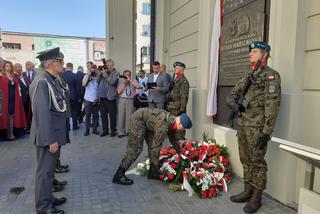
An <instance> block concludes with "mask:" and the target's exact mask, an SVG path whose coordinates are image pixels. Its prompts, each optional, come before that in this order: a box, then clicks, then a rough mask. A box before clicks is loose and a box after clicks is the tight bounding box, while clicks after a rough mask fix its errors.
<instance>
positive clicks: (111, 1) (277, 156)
mask: <svg viewBox="0 0 320 214" xmlns="http://www.w3.org/2000/svg"><path fill="white" fill-rule="evenodd" d="M224 2H227V0H225V1H224ZM228 2H229V3H230V2H232V3H235V4H237V3H239V2H240V1H237V0H231V1H228ZM241 2H249V3H250V2H253V1H249V0H247V1H241ZM266 2H268V4H267V6H268V11H269V13H268V17H267V18H268V25H267V27H266V28H265V30H266V34H267V40H268V42H269V44H270V45H271V47H272V51H271V56H272V58H271V59H270V60H269V63H268V64H269V66H270V67H273V68H274V69H276V70H278V71H279V73H280V75H281V78H282V101H281V109H280V113H279V116H278V120H277V124H276V127H275V129H274V133H273V136H274V137H277V138H279V139H284V140H287V141H289V142H294V143H297V144H300V145H304V146H307V147H309V148H312V149H314V151H317V152H319V149H320V144H319V140H320V132H319V131H318V126H317V125H318V124H319V121H320V114H319V113H318V108H319V106H320V73H319V71H318V70H319V69H318V66H317V65H316V62H317V60H319V59H320V39H319V38H320V37H319V35H320V28H319V25H320V1H318V0H269V1H266ZM106 3H107V19H108V23H107V31H108V30H109V32H110V33H111V34H112V40H110V37H109V36H108V37H107V42H109V41H111V42H112V43H113V47H112V48H113V50H116V49H117V48H123V46H124V44H126V50H128V52H129V53H130V52H131V50H133V45H130V44H134V40H133V39H131V38H134V36H133V35H134V31H132V23H133V22H134V19H133V18H131V17H133V14H134V10H133V9H132V8H134V5H133V4H134V2H132V1H126V0H106ZM156 5H157V6H156V41H155V44H156V47H155V54H156V56H155V59H156V60H158V61H160V62H163V63H165V64H167V65H168V69H169V70H173V67H172V64H173V62H174V61H177V60H179V61H182V62H184V63H186V66H187V68H186V71H185V74H186V76H187V78H188V79H189V82H190V85H191V90H190V96H189V97H190V100H189V103H188V110H187V112H188V114H190V115H191V116H192V119H193V124H194V126H193V129H192V130H191V132H189V136H190V137H192V138H196V139H200V138H201V136H202V134H203V132H206V133H208V134H209V135H210V136H212V137H214V138H216V140H217V142H219V143H221V144H225V145H227V147H228V148H229V152H230V160H231V162H232V164H233V170H234V172H235V174H236V175H238V176H240V177H241V176H242V168H241V164H240V160H239V156H238V145H237V138H236V131H235V130H234V129H231V128H230V127H227V126H222V125H218V124H216V123H213V122H212V118H210V117H208V116H207V115H206V114H205V112H206V103H207V96H208V89H209V84H210V83H209V79H210V78H209V75H210V74H209V65H210V38H211V34H212V30H213V29H212V22H213V11H214V5H215V0H161V1H160V0H159V1H156ZM110 6H112V8H113V9H115V8H119V10H113V11H112V10H110ZM120 8H121V13H122V14H124V13H125V14H126V15H125V16H126V17H125V18H127V19H125V20H124V18H122V19H119V16H118V15H117V13H119V12H120ZM110 23H112V25H113V27H111V26H110ZM120 24H121V25H120ZM115 25H116V26H121V29H116V30H115V28H114V26H115ZM110 27H111V28H110ZM123 35H127V36H126V37H124V36H123ZM113 50H110V52H109V54H110V56H111V57H113V58H116V59H117V62H118V64H120V65H119V66H130V62H131V65H132V60H133V59H134V55H125V56H121V55H120V54H119V53H118V52H117V51H113ZM131 53H133V51H132V52H131ZM122 62H124V63H125V64H126V65H124V64H123V65H122ZM128 62H129V63H128ZM220 108H227V107H226V106H222V107H220ZM266 160H267V163H268V166H269V170H268V184H267V190H266V192H267V193H268V194H270V195H271V196H272V197H274V198H276V199H278V200H280V201H281V202H283V203H285V204H288V205H292V206H296V205H297V204H298V198H299V191H300V188H301V187H306V186H307V183H308V182H307V180H308V178H309V177H310V173H311V171H310V165H309V164H307V163H306V162H305V161H302V160H300V159H298V158H297V157H295V156H293V155H292V154H289V153H287V152H285V151H283V150H281V149H279V143H278V142H270V143H269V147H268V152H267V156H266ZM319 181H320V179H319V171H318V170H316V173H315V180H314V190H315V191H316V192H320V188H319V186H320V183H319ZM319 198H320V197H319ZM318 204H319V203H318Z"/></svg>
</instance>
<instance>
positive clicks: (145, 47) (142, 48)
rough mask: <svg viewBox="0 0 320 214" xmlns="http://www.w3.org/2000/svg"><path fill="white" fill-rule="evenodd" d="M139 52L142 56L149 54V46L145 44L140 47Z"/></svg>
mask: <svg viewBox="0 0 320 214" xmlns="http://www.w3.org/2000/svg"><path fill="white" fill-rule="evenodd" d="M141 52H142V55H143V56H150V47H147V46H143V47H141Z"/></svg>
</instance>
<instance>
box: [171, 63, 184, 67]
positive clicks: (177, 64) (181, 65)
mask: <svg viewBox="0 0 320 214" xmlns="http://www.w3.org/2000/svg"><path fill="white" fill-rule="evenodd" d="M176 66H180V67H184V68H185V67H186V65H185V64H184V63H182V62H175V63H173V67H174V68H175V67H176Z"/></svg>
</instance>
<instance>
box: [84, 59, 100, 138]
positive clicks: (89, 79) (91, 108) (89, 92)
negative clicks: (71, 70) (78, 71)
mask: <svg viewBox="0 0 320 214" xmlns="http://www.w3.org/2000/svg"><path fill="white" fill-rule="evenodd" d="M99 74H100V72H99V71H98V70H97V66H96V65H94V64H93V65H92V66H90V69H89V70H88V73H87V74H86V75H85V76H84V77H83V80H82V86H83V87H85V93H84V109H85V113H86V115H85V125H86V130H85V132H84V136H88V135H89V133H90V122H91V115H92V122H93V125H92V129H93V133H94V134H97V135H98V134H100V133H99V131H98V129H97V128H98V111H99V102H98V100H99V99H98V97H97V89H98V77H99Z"/></svg>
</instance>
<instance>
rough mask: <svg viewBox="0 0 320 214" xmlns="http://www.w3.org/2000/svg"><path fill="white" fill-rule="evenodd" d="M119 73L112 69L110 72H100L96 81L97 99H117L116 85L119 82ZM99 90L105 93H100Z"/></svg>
mask: <svg viewBox="0 0 320 214" xmlns="http://www.w3.org/2000/svg"><path fill="white" fill-rule="evenodd" d="M119 75H120V74H119V72H118V71H117V70H116V69H113V70H112V71H110V72H106V71H102V72H101V75H100V77H99V79H98V82H99V86H98V94H97V95H98V97H102V98H107V99H108V100H115V99H117V97H118V92H117V85H118V81H119ZM101 90H105V92H104V93H103V92H102V93H101Z"/></svg>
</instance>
